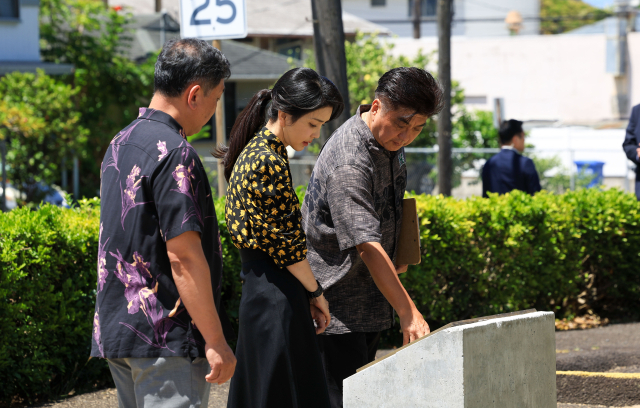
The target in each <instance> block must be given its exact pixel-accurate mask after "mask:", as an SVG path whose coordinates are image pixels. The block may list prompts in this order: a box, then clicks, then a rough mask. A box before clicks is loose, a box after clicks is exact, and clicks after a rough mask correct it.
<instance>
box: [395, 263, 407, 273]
mask: <svg viewBox="0 0 640 408" xmlns="http://www.w3.org/2000/svg"><path fill="white" fill-rule="evenodd" d="M408 268H409V265H396V273H397V274H398V275H400V274H401V273H405V272H406V271H407V269H408Z"/></svg>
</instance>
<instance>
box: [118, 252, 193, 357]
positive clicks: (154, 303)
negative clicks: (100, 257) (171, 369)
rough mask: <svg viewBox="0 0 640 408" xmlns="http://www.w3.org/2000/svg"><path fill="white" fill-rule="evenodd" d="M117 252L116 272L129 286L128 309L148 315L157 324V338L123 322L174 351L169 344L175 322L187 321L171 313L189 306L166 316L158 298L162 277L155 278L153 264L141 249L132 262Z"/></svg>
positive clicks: (150, 321)
mask: <svg viewBox="0 0 640 408" xmlns="http://www.w3.org/2000/svg"><path fill="white" fill-rule="evenodd" d="M116 252H117V253H116V254H114V253H113V252H110V254H111V256H113V257H114V258H116V260H117V261H118V263H117V265H116V271H115V272H114V273H115V275H116V276H117V277H118V279H119V280H120V282H122V284H123V285H124V286H125V289H124V296H125V298H126V299H127V301H128V304H127V311H128V312H129V314H136V313H138V312H139V311H140V310H142V313H144V315H145V316H146V317H147V322H148V323H149V325H150V326H151V327H152V328H153V333H154V337H155V341H152V340H151V339H149V337H147V335H145V334H144V333H142V332H141V331H139V330H137V329H136V328H134V327H133V326H131V325H130V324H128V323H124V322H120V324H122V325H124V326H126V327H128V328H129V329H130V330H132V331H133V332H134V333H136V335H137V336H138V337H140V339H142V340H143V341H145V342H146V343H147V344H149V345H151V346H153V347H156V348H166V349H167V350H169V351H171V352H173V350H171V349H169V348H168V347H167V335H168V334H169V331H170V330H171V328H172V327H173V326H174V325H178V326H183V327H184V325H183V324H181V323H179V322H177V321H174V320H172V319H171V317H173V316H177V315H179V314H180V313H182V312H183V311H184V310H186V309H184V308H182V309H180V310H178V311H177V312H176V311H175V310H174V311H172V314H171V313H170V316H168V317H163V314H164V309H163V307H162V306H161V305H159V304H158V298H157V293H158V281H157V278H153V276H152V274H151V271H150V270H149V267H150V266H151V264H150V263H149V262H145V261H144V259H143V258H142V256H141V255H140V254H139V253H138V252H134V253H133V263H132V264H130V263H128V262H126V261H125V260H124V259H123V257H122V255H121V254H120V251H119V250H116ZM149 281H150V284H149V283H148V282H149ZM178 306H179V304H176V309H177V307H178Z"/></svg>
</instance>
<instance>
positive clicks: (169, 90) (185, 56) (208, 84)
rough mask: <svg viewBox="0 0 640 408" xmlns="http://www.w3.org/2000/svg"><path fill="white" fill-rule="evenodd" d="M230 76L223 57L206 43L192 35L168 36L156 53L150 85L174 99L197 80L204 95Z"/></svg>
mask: <svg viewBox="0 0 640 408" xmlns="http://www.w3.org/2000/svg"><path fill="white" fill-rule="evenodd" d="M230 75H231V65H230V64H229V61H228V60H227V58H226V57H225V56H224V55H223V54H222V52H220V50H218V49H216V48H214V47H213V46H212V45H211V44H209V43H208V42H206V41H203V40H198V39H196V38H184V39H172V40H169V41H167V42H166V43H165V44H164V46H163V47H162V51H161V52H160V55H159V56H158V60H157V61H156V69H155V75H154V81H153V84H154V88H155V92H160V93H161V94H162V95H164V96H167V97H169V98H175V97H178V96H180V95H182V93H183V92H184V91H185V89H187V86H189V85H190V84H192V83H194V82H197V81H200V82H201V84H200V85H201V86H202V88H203V90H204V93H205V94H207V93H208V92H209V91H211V89H213V88H215V87H216V86H218V84H220V81H222V80H223V79H227V78H229V76H230Z"/></svg>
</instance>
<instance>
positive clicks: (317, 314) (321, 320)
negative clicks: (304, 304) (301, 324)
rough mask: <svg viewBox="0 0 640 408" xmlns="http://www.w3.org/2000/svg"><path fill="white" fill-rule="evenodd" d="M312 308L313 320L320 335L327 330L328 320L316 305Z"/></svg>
mask: <svg viewBox="0 0 640 408" xmlns="http://www.w3.org/2000/svg"><path fill="white" fill-rule="evenodd" d="M310 307H311V318H312V319H313V325H314V326H315V327H316V334H320V333H322V332H324V331H325V329H326V328H327V319H325V317H324V313H322V311H320V309H318V308H317V307H315V306H314V305H310Z"/></svg>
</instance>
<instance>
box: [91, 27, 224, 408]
mask: <svg viewBox="0 0 640 408" xmlns="http://www.w3.org/2000/svg"><path fill="white" fill-rule="evenodd" d="M229 68H230V67H229V62H228V61H227V59H226V58H225V57H224V55H222V53H221V52H220V51H218V50H217V49H215V48H213V47H212V46H211V45H210V44H208V43H206V42H204V41H201V40H195V39H184V40H177V41H176V40H172V41H169V42H167V43H166V44H165V46H164V48H163V50H162V52H161V54H160V56H159V57H158V61H157V63H156V67H155V94H154V97H153V99H152V100H151V104H150V105H149V108H141V109H140V115H139V116H138V118H137V119H136V120H134V121H133V122H132V123H131V124H130V125H129V126H127V127H126V128H125V129H123V130H122V131H121V132H120V133H118V134H117V135H116V136H115V137H114V139H113V140H112V141H111V144H110V145H109V148H108V149H107V152H106V154H105V157H104V161H103V163H102V168H101V172H102V182H101V200H102V205H101V213H100V238H99V249H98V288H97V299H96V310H95V316H94V330H93V341H92V349H91V355H92V356H93V357H102V358H106V359H107V360H108V362H109V368H110V369H111V373H112V375H113V378H114V381H115V383H116V387H117V390H118V402H119V405H120V407H135V406H153V407H199V406H204V407H206V406H207V403H208V402H207V401H208V399H209V387H210V384H209V383H219V384H220V383H223V382H225V381H227V380H228V379H229V378H230V377H231V376H232V375H233V371H234V367H235V357H234V355H233V353H232V351H231V349H230V348H229V346H228V345H227V343H226V341H225V338H224V336H223V334H222V328H221V324H220V319H219V317H218V314H217V310H218V308H219V307H220V285H221V282H222V251H221V247H220V237H219V232H218V228H217V225H218V224H217V220H216V214H215V209H214V205H213V199H212V197H211V188H210V186H209V182H208V180H207V175H206V172H205V170H204V168H203V166H202V163H201V161H200V158H199V157H198V155H197V154H196V152H195V150H194V149H193V148H192V147H191V145H190V144H189V143H188V142H187V140H186V136H189V135H192V134H195V133H197V132H198V131H200V129H201V128H202V126H204V124H206V123H207V122H208V121H209V120H210V119H211V117H212V116H213V113H214V112H215V110H216V105H217V102H218V100H219V99H220V97H221V95H222V93H223V92H224V80H225V79H226V78H228V77H229V74H230V70H229Z"/></svg>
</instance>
